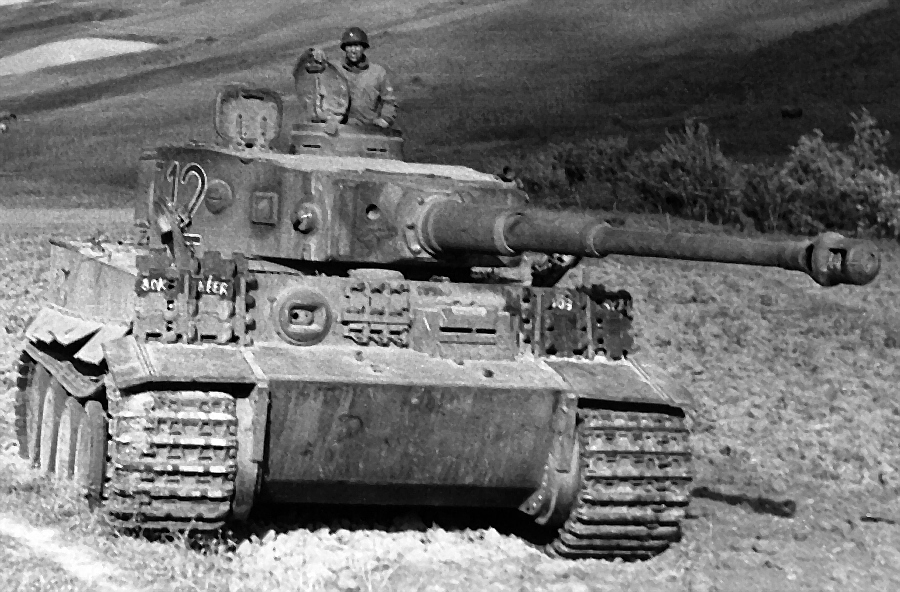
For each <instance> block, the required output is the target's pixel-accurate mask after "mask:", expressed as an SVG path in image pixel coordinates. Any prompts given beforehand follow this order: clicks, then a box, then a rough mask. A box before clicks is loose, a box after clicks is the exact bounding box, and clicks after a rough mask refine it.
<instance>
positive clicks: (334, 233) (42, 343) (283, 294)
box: [16, 87, 880, 559]
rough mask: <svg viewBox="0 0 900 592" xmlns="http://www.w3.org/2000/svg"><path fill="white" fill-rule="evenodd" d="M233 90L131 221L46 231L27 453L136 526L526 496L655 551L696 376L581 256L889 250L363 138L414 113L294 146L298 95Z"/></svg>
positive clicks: (305, 126)
mask: <svg viewBox="0 0 900 592" xmlns="http://www.w3.org/2000/svg"><path fill="white" fill-rule="evenodd" d="M216 105H217V107H216V116H215V118H216V129H217V131H218V133H219V141H218V142H215V143H198V142H191V143H186V144H183V145H171V146H162V147H159V148H157V149H155V150H152V151H148V152H146V153H145V154H144V155H143V156H142V160H141V171H142V175H141V177H142V179H143V181H142V182H143V183H144V185H143V187H144V191H143V192H142V196H141V198H140V199H139V200H138V206H137V207H136V212H135V214H136V215H135V221H136V228H137V232H136V236H135V239H134V240H133V241H132V242H130V243H126V244H110V243H96V242H93V243H92V242H66V241H60V240H54V241H52V257H53V268H54V269H55V270H56V271H57V273H58V279H57V281H56V283H55V287H54V290H53V291H52V292H53V293H51V294H49V296H48V301H47V303H46V305H45V306H44V307H43V308H42V309H41V310H40V312H39V313H38V314H37V316H36V317H35V319H34V320H33V321H32V322H31V323H30V324H29V326H28V328H27V330H26V339H27V342H26V343H25V345H24V349H23V351H22V354H21V363H20V366H19V378H18V397H17V404H16V419H17V433H18V436H19V449H20V451H21V454H22V455H23V456H24V457H25V458H27V459H30V461H31V462H32V463H34V464H35V465H36V466H39V467H40V468H41V469H42V470H43V471H45V472H47V473H53V474H55V475H57V476H58V477H60V478H64V479H74V480H75V481H76V482H77V483H78V485H79V487H81V488H83V489H84V491H85V493H86V495H87V497H88V499H89V500H91V503H92V504H94V505H95V506H97V507H98V511H100V512H102V513H103V515H104V516H105V519H106V520H107V521H108V522H109V523H110V524H111V525H112V526H113V527H115V528H117V529H120V530H122V531H126V532H130V531H141V532H147V531H212V530H215V529H218V528H220V527H221V526H222V525H223V524H225V523H227V522H229V521H241V520H246V519H247V518H248V516H249V515H250V512H251V510H252V509H253V508H254V507H256V506H259V505H263V504H271V503H297V504H312V503H315V504H375V505H379V504H381V505H415V506H420V505H426V506H448V507H449V506H456V507H459V506H462V507H465V506H468V507H496V508H518V509H520V510H521V511H522V512H523V513H524V515H525V516H523V520H525V519H529V518H528V517H530V519H533V520H535V521H536V522H537V523H539V524H540V525H543V526H544V527H545V528H546V529H547V532H548V533H550V534H551V536H552V537H553V538H552V543H550V544H549V545H548V551H549V552H551V553H554V554H556V555H558V556H562V557H567V558H592V557H599V558H615V557H622V558H626V559H645V558H649V557H651V556H653V555H656V554H658V553H660V552H662V551H664V550H665V549H666V548H667V547H669V546H670V545H671V544H672V543H673V542H675V541H678V540H679V539H680V537H681V521H682V519H683V517H684V515H685V509H686V507H687V506H688V503H689V499H690V484H691V478H692V470H691V447H690V443H689V430H688V422H687V421H686V417H688V416H689V414H690V411H691V408H692V403H691V395H690V393H689V392H688V391H687V390H686V389H685V388H683V387H681V386H679V385H678V384H677V383H675V382H674V381H673V380H672V379H671V378H670V377H669V376H667V375H666V374H665V373H664V372H663V371H662V370H661V369H660V368H659V367H657V366H656V365H654V364H652V363H650V362H649V361H646V360H642V359H641V355H640V353H639V352H637V351H636V349H635V346H634V334H633V331H632V322H633V318H634V313H633V308H632V304H633V301H632V297H631V295H630V294H629V293H628V292H627V291H625V290H622V289H612V288H611V287H608V286H604V285H602V284H599V283H592V282H591V281H590V278H589V274H582V278H583V281H582V282H581V284H580V285H577V286H575V287H563V286H562V285H561V284H560V282H559V280H560V278H561V277H562V275H563V273H565V272H566V271H567V270H569V269H571V268H573V266H575V264H576V263H577V262H578V261H579V260H580V259H581V258H597V257H603V256H606V255H610V254H617V255H626V256H638V257H661V258H667V259H688V260H703V261H719V262H723V263H737V264H744V265H758V266H768V267H780V268H785V269H790V270H795V271H798V272H802V273H805V274H807V275H809V276H810V277H811V278H812V279H813V280H815V281H816V282H818V283H819V284H821V285H822V286H833V285H838V284H842V283H849V284H856V285H864V284H866V283H868V282H870V281H871V280H872V279H873V278H874V277H875V276H876V275H877V273H878V271H879V265H880V260H879V253H878V251H877V250H876V249H875V247H874V246H873V245H872V244H870V243H868V242H864V241H857V240H850V239H846V238H844V237H842V236H840V235H836V234H824V235H822V236H819V237H817V238H815V239H812V240H798V241H793V242H791V241H788V242H766V241H757V240H748V239H744V238H730V237H710V236H692V235H687V234H674V233H656V232H649V231H634V230H625V229H620V228H612V227H610V226H609V225H608V224H606V223H605V222H604V221H603V220H602V219H600V218H598V217H595V216H594V215H592V214H591V213H589V212H582V211H550V210H545V209H540V208H536V207H534V206H532V205H531V204H529V202H528V196H527V195H526V194H525V193H523V192H522V191H521V190H520V189H519V188H518V187H517V185H516V184H515V183H514V182H508V181H504V180H502V179H501V178H499V177H496V176H494V175H488V174H484V173H481V172H477V171H475V170H472V169H468V168H463V167H457V166H445V165H436V164H418V163H411V162H404V161H402V160H399V159H397V158H390V157H386V156H385V154H384V153H381V152H378V153H377V155H375V156H372V157H368V156H366V154H367V152H366V151H367V147H369V146H379V145H381V146H393V148H388V150H393V152H391V154H399V153H401V152H399V149H398V147H397V142H398V141H399V140H400V139H402V137H401V136H400V135H399V134H398V133H396V132H391V133H390V134H386V133H382V132H376V131H374V130H367V129H365V128H354V129H352V130H350V129H345V127H344V126H342V125H341V124H340V123H339V122H338V123H337V124H336V125H335V124H334V122H333V121H332V122H329V121H309V120H307V121H303V122H302V123H301V124H298V125H299V127H293V126H292V127H291V136H292V139H296V140H297V141H292V142H291V144H292V145H293V146H294V148H293V149H290V148H288V149H286V150H282V151H278V150H275V149H273V148H272V146H273V145H274V142H275V141H276V140H277V138H278V136H279V132H280V130H281V128H282V127H284V125H283V123H284V122H283V121H282V118H283V112H284V111H283V109H284V107H283V105H282V102H281V99H280V97H279V96H278V95H276V94H275V93H272V92H270V91H266V90H263V89H247V88H242V87H229V88H226V89H224V90H222V91H221V92H220V93H219V94H218V98H217V102H216ZM316 134H320V135H321V136H322V137H327V139H328V142H322V143H321V145H320V146H319V147H318V148H315V149H313V148H310V147H309V146H307V147H306V148H302V147H300V148H298V146H301V145H302V143H303V141H306V140H309V138H311V137H313V136H315V135H316ZM360 138H362V139H361V140H360ZM307 143H309V142H307ZM354 143H355V145H356V146H358V147H361V148H359V150H358V151H357V152H356V153H355V154H353V148H352V145H353V144H354ZM323 146H324V148H323ZM329 146H330V148H329ZM291 152H294V153H293V154H291ZM571 275H575V276H577V271H575V272H573V273H572V274H570V276H571ZM554 533H555V534H554Z"/></svg>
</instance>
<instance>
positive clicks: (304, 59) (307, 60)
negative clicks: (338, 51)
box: [291, 47, 325, 80]
mask: <svg viewBox="0 0 900 592" xmlns="http://www.w3.org/2000/svg"><path fill="white" fill-rule="evenodd" d="M324 63H325V52H323V51H322V50H321V49H318V48H315V47H310V48H309V49H307V50H306V51H304V52H303V53H301V54H300V57H299V58H298V59H297V63H296V64H294V70H293V71H292V72H291V76H293V77H294V79H295V80H296V78H297V73H298V72H299V70H300V69H301V68H306V71H307V72H313V71H316V72H318V71H321V70H320V68H321V67H324ZM311 65H312V66H313V67H312V68H310V66H311Z"/></svg>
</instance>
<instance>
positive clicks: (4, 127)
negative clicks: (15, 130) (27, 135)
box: [0, 111, 16, 134]
mask: <svg viewBox="0 0 900 592" xmlns="http://www.w3.org/2000/svg"><path fill="white" fill-rule="evenodd" d="M15 119H16V114H15V113H6V112H5V111H0V134H5V133H6V132H8V131H9V128H10V127H11V126H12V122H13V121H15Z"/></svg>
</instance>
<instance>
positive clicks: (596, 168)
mask: <svg viewBox="0 0 900 592" xmlns="http://www.w3.org/2000/svg"><path fill="white" fill-rule="evenodd" d="M851 117H852V121H851V124H850V125H851V127H852V128H853V132H854V138H853V140H852V142H850V143H849V144H847V145H846V146H841V145H839V144H837V143H833V142H826V141H825V139H824V137H823V135H822V132H821V131H819V130H814V131H813V132H812V133H811V134H807V135H804V136H802V137H800V139H799V140H798V142H797V145H796V146H794V148H793V149H792V150H791V152H790V154H789V155H788V156H787V157H786V158H785V159H784V160H783V161H782V162H780V163H777V164H774V165H766V164H753V163H750V164H748V163H741V162H737V161H734V160H732V159H730V158H729V157H727V156H725V155H724V154H723V153H722V150H721V149H720V147H719V142H718V141H717V140H716V139H715V138H714V137H713V136H712V134H711V133H710V130H709V128H708V127H707V126H706V125H705V124H703V123H698V122H695V121H693V120H688V121H687V122H686V123H685V126H684V129H683V130H682V131H681V132H679V133H677V134H673V133H670V132H667V133H666V141H665V142H664V143H663V144H662V145H661V146H660V147H659V148H657V149H655V150H652V151H649V152H648V151H643V150H632V149H630V148H629V146H628V139H627V138H624V137H615V138H607V139H599V140H589V141H586V142H580V143H577V144H574V143H564V144H551V145H549V146H548V147H547V148H545V149H543V150H540V151H538V152H532V153H528V154H520V155H513V156H512V158H511V159H507V161H506V163H507V164H510V165H511V166H512V168H513V169H514V170H515V171H517V173H518V174H519V176H520V178H521V179H522V180H523V181H524V184H525V187H526V189H527V190H528V191H529V193H531V194H532V196H533V197H534V198H535V201H537V202H540V203H542V204H544V205H547V206H550V207H559V206H577V207H582V208H604V209H622V210H625V211H631V212H646V211H659V212H666V213H670V214H674V215H679V216H684V217H686V218H691V219H696V220H704V221H709V222H714V223H719V224H732V223H736V224H741V225H747V224H750V223H752V224H753V225H754V226H755V227H756V228H757V230H760V231H763V232H774V231H784V232H793V233H803V234H807V233H813V232H821V231H823V230H826V229H829V230H840V231H843V232H846V233H856V234H871V235H876V236H889V237H895V238H896V237H900V177H898V175H897V174H896V173H894V172H893V171H891V170H890V169H889V168H888V167H887V166H886V165H885V164H883V160H884V156H885V154H886V152H887V146H888V143H889V141H890V134H889V133H888V132H887V131H884V130H880V129H878V127H877V121H876V120H875V118H873V117H872V116H871V115H870V114H869V112H868V111H867V110H865V109H863V110H862V112H861V113H859V114H856V113H853V114H851ZM502 168H503V166H502V164H500V163H499V162H497V159H494V160H493V162H490V163H488V170H492V169H493V170H496V171H499V170H500V169H502Z"/></svg>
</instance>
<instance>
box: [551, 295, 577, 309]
mask: <svg viewBox="0 0 900 592" xmlns="http://www.w3.org/2000/svg"><path fill="white" fill-rule="evenodd" d="M550 308H553V309H556V310H572V299H571V298H569V297H568V296H567V295H565V294H556V295H555V296H554V297H553V302H551V303H550Z"/></svg>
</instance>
